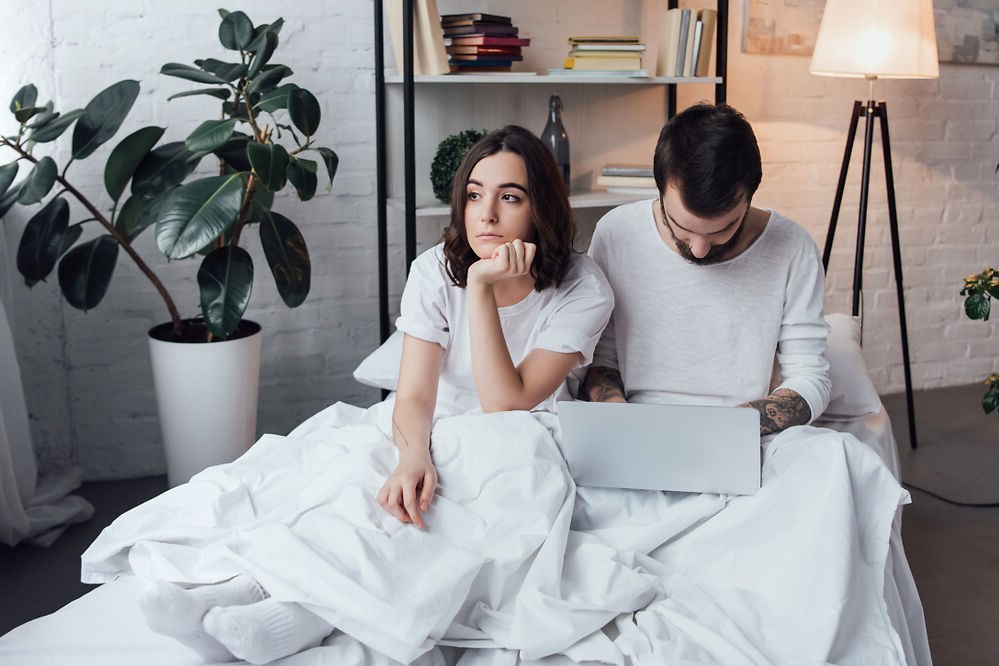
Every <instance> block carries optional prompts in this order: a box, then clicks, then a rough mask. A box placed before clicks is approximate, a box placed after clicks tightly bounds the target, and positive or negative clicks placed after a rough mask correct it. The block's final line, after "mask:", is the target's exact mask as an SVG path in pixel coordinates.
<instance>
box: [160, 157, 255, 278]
mask: <svg viewBox="0 0 999 666" xmlns="http://www.w3.org/2000/svg"><path fill="white" fill-rule="evenodd" d="M242 204H243V177H242V176H241V175H240V174H234V175H231V176H212V177H209V178H202V179H200V180H195V181H193V182H191V183H188V184H186V185H182V186H180V187H178V188H177V189H176V190H174V191H173V192H171V193H170V196H169V197H168V199H167V200H166V201H165V202H164V203H163V207H162V208H161V209H160V211H159V215H158V216H157V218H156V243H157V244H158V245H159V248H160V250H161V251H162V252H163V254H165V255H166V256H167V258H168V259H184V258H186V257H190V256H191V255H192V254H194V253H196V252H197V251H198V250H200V249H201V248H203V247H206V246H207V245H208V244H209V243H211V242H212V241H214V240H215V239H216V238H218V237H219V236H220V235H221V234H223V233H225V231H226V230H227V229H229V228H230V227H231V226H232V225H233V223H235V221H236V218H237V217H238V216H239V211H240V208H241V206H242Z"/></svg>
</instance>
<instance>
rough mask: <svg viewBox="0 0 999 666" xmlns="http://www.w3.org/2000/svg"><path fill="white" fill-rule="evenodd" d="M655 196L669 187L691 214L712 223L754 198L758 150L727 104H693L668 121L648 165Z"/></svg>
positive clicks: (745, 124)
mask: <svg viewBox="0 0 999 666" xmlns="http://www.w3.org/2000/svg"><path fill="white" fill-rule="evenodd" d="M652 167H653V173H654V174H655V177H656V186H657V187H658V188H659V192H660V193H662V192H665V191H666V185H667V184H668V185H672V186H673V187H674V188H676V189H677V190H678V191H679V194H680V197H681V198H682V199H683V203H684V206H685V207H686V208H687V210H689V211H690V212H691V213H694V214H695V215H701V216H703V217H713V216H715V215H720V214H722V213H725V212H727V211H730V210H732V209H733V208H735V206H737V205H738V204H739V202H740V201H742V200H743V199H744V198H745V199H746V200H749V199H751V198H752V196H753V194H755V193H756V188H758V187H759V186H760V181H761V180H762V178H763V166H762V163H761V160H760V147H759V146H758V145H757V143H756V135H755V134H754V133H753V128H752V126H751V125H750V124H749V122H748V121H747V120H746V118H745V117H744V116H743V115H742V114H741V113H739V112H738V111H736V110H735V109H733V108H732V107H731V106H728V105H727V104H719V105H714V104H707V103H703V102H702V103H700V104H696V105H694V106H692V107H690V108H688V109H685V110H684V111H682V112H681V113H678V114H677V115H675V116H673V117H672V118H670V119H669V121H668V122H667V123H666V125H664V126H663V129H662V131H661V132H660V133H659V141H658V143H657V144H656V153H655V156H654V157H653V161H652Z"/></svg>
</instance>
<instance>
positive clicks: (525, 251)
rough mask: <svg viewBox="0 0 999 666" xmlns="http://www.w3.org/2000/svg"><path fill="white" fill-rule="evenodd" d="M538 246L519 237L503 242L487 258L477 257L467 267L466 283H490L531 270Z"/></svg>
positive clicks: (524, 273) (525, 273) (518, 275)
mask: <svg viewBox="0 0 999 666" xmlns="http://www.w3.org/2000/svg"><path fill="white" fill-rule="evenodd" d="M537 250H538V246H537V245H535V244H534V243H525V242H524V241H522V240H520V239H519V238H518V239H517V240H515V241H513V242H511V243H503V244H502V245H500V246H499V247H497V248H496V249H495V250H494V251H493V256H492V257H490V258H489V259H479V260H478V261H476V262H475V263H474V264H472V265H471V266H469V267H468V283H469V284H473V283H475V284H482V285H490V284H495V283H497V282H499V281H500V280H506V279H509V278H513V277H520V276H521V275H527V274H528V273H530V272H531V264H532V263H533V262H534V255H535V253H536V252H537Z"/></svg>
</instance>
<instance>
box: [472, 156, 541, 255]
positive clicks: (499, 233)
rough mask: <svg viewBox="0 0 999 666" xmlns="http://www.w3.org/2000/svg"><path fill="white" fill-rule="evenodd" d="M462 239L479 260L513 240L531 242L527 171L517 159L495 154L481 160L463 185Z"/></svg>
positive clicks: (532, 233) (531, 225)
mask: <svg viewBox="0 0 999 666" xmlns="http://www.w3.org/2000/svg"><path fill="white" fill-rule="evenodd" d="M465 197H466V200H465V236H466V238H467V239H468V244H469V246H471V248H472V251H473V252H475V254H476V256H478V257H479V258H480V259H489V258H491V257H492V256H493V252H494V251H495V249H496V248H497V247H499V246H500V245H502V244H504V243H509V242H511V241H514V240H516V239H518V238H519V239H521V240H523V241H526V242H533V240H534V225H533V223H532V222H531V199H530V196H529V195H528V189H527V167H526V166H524V160H523V158H522V157H521V156H520V155H517V154H516V153H510V152H499V153H495V154H493V155H489V156H487V157H483V158H482V159H481V160H479V162H478V163H477V164H476V165H475V167H474V168H473V169H472V173H471V174H469V177H468V182H467V184H466V185H465Z"/></svg>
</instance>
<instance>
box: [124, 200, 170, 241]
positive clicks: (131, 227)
mask: <svg viewBox="0 0 999 666" xmlns="http://www.w3.org/2000/svg"><path fill="white" fill-rule="evenodd" d="M167 196H168V194H161V195H159V196H156V197H144V196H140V195H137V194H133V195H132V196H130V197H129V198H128V199H126V200H125V203H124V204H122V207H121V210H119V211H118V216H117V217H116V218H115V221H114V226H115V227H116V228H117V229H118V230H119V231H121V233H122V234H124V235H125V238H126V239H128V241H129V242H131V241H133V240H135V239H136V238H137V237H138V236H139V234H141V233H142V232H143V231H145V229H146V228H147V227H148V226H150V225H151V224H153V223H154V222H156V214H157V213H158V212H159V208H160V206H162V205H163V202H164V201H165V200H166V198H167Z"/></svg>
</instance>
